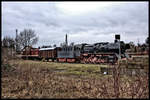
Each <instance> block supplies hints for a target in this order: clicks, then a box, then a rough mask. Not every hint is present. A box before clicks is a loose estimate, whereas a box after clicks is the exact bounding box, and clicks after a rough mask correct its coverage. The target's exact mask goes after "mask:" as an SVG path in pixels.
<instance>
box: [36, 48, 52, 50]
mask: <svg viewBox="0 0 150 100" xmlns="http://www.w3.org/2000/svg"><path fill="white" fill-rule="evenodd" d="M53 49H55V48H41V49H39V50H53Z"/></svg>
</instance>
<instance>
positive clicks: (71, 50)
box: [22, 35, 129, 64]
mask: <svg viewBox="0 0 150 100" xmlns="http://www.w3.org/2000/svg"><path fill="white" fill-rule="evenodd" d="M116 36H117V35H116ZM126 49H129V44H125V43H124V42H123V41H120V40H119V38H117V37H116V39H115V41H114V43H109V42H100V43H95V44H86V43H83V44H77V45H74V44H71V45H68V43H67V35H66V41H65V45H62V46H61V47H54V48H40V49H37V48H36V49H35V48H34V49H33V48H29V49H24V51H23V56H22V58H23V59H25V58H28V59H39V60H41V59H45V60H47V61H49V60H51V61H57V62H70V63H75V62H78V63H94V64H100V63H112V64H114V63H115V62H116V61H117V60H118V59H119V58H126V57H128V55H127V54H126V53H125V51H126ZM119 51H120V52H119ZM27 52H28V53H27ZM33 52H36V53H33Z"/></svg>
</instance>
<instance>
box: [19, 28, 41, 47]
mask: <svg viewBox="0 0 150 100" xmlns="http://www.w3.org/2000/svg"><path fill="white" fill-rule="evenodd" d="M37 41H38V37H37V36H36V34H35V31H34V30H32V29H24V30H23V31H22V32H20V34H19V36H18V43H19V46H21V47H22V48H23V47H25V46H32V45H34V44H36V43H37Z"/></svg>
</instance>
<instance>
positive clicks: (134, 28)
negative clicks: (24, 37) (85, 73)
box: [2, 2, 148, 47]
mask: <svg viewBox="0 0 150 100" xmlns="http://www.w3.org/2000/svg"><path fill="white" fill-rule="evenodd" d="M25 28H26V29H28V28H31V29H33V30H35V32H36V34H37V36H38V37H39V41H38V43H37V45H35V47H37V46H42V45H53V44H57V46H59V45H60V43H62V42H64V41H65V34H68V42H69V43H71V42H74V43H75V44H79V43H89V44H92V43H96V42H114V38H115V34H120V35H121V40H122V41H125V43H128V42H130V41H133V42H134V43H135V44H136V43H137V42H138V40H139V42H140V43H143V42H145V39H146V38H147V37H148V2H2V38H3V37H4V36H6V35H7V36H11V37H15V35H16V33H15V29H18V31H19V32H20V31H23V29H25Z"/></svg>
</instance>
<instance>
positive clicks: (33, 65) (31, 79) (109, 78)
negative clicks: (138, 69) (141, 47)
mask: <svg viewBox="0 0 150 100" xmlns="http://www.w3.org/2000/svg"><path fill="white" fill-rule="evenodd" d="M8 63H9V64H10V66H13V70H12V71H11V72H2V98H149V89H148V76H135V77H128V76H120V74H119V70H118V69H119V68H116V70H114V71H115V72H114V74H113V75H102V74H100V72H99V71H100V66H102V65H94V64H68V63H52V62H42V61H41V62H38V61H29V60H11V61H9V62H8ZM105 66H106V65H105ZM118 67H119V66H118Z"/></svg>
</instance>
